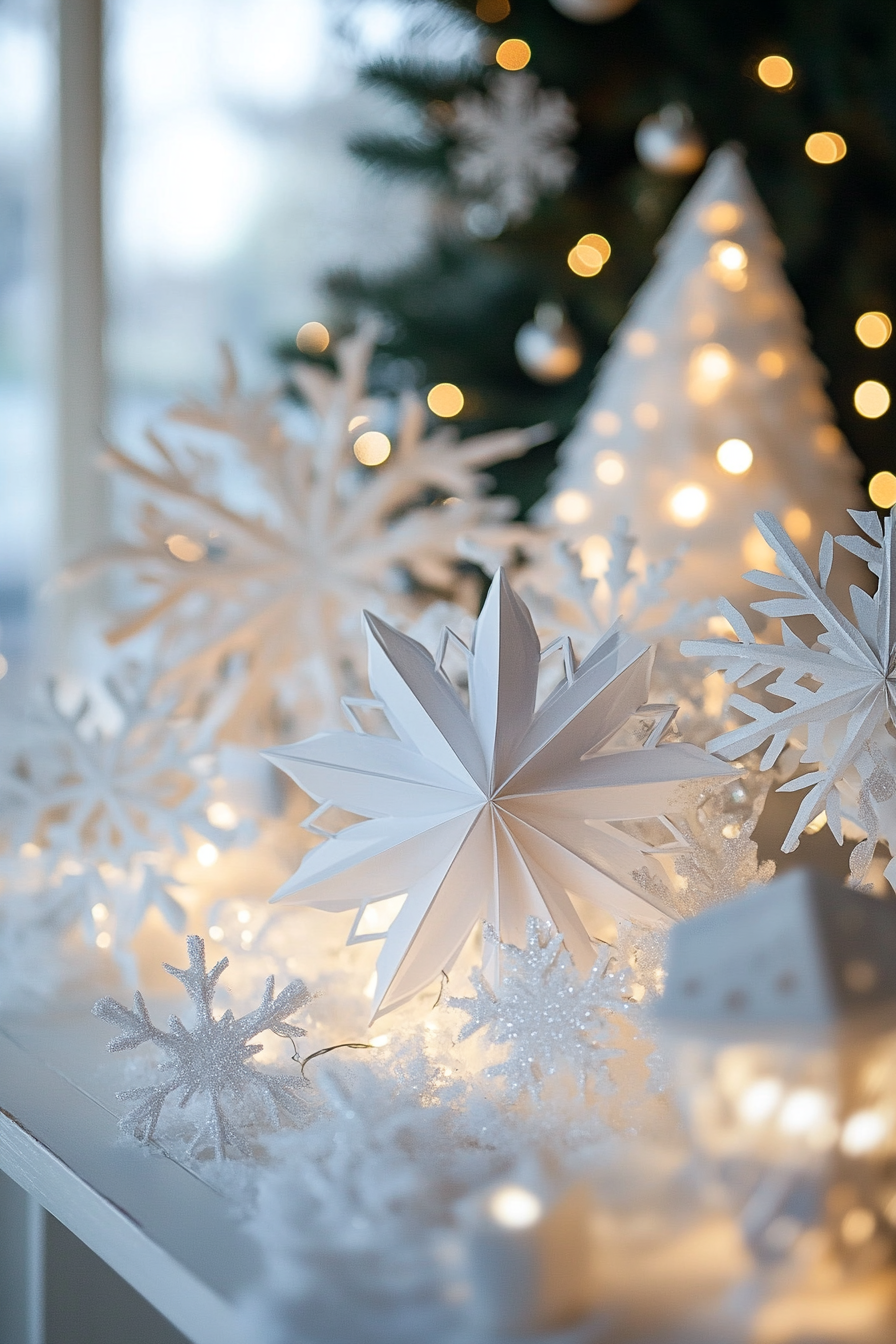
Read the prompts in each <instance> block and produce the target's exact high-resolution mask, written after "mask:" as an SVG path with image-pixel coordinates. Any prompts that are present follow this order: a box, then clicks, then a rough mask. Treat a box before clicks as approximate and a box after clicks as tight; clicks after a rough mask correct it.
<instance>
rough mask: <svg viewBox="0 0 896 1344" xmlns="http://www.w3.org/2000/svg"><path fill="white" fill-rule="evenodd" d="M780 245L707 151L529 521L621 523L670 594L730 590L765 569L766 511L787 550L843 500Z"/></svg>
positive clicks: (738, 169) (731, 161)
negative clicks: (665, 571) (785, 538)
mask: <svg viewBox="0 0 896 1344" xmlns="http://www.w3.org/2000/svg"><path fill="white" fill-rule="evenodd" d="M781 251H782V250H781V244H780V242H779V241H778V238H777V237H776V235H775V233H774V231H773V229H772V225H771V222H770V220H769V218H768V215H767V214H766V212H765V209H764V207H763V205H762V203H761V201H760V200H759V198H758V196H757V195H756V192H755V190H754V188H753V185H752V183H751V182H750V179H749V177H748V175H747V172H746V169H745V168H744V164H743V159H742V156H741V154H740V152H739V151H738V150H737V149H735V148H732V147H725V148H723V149H720V150H717V151H716V153H715V154H713V156H712V158H711V159H710V161H709V164H708V165H707V168H706V170H705V172H704V173H703V175H702V176H701V178H700V180H699V181H698V182H697V184H696V186H695V187H694V189H693V191H692V192H691V193H690V195H689V196H688V197H687V199H686V200H685V202H684V204H683V205H682V207H681V209H680V210H679V212H678V214H677V215H676V217H675V219H674V221H673V223H672V225H671V227H670V229H669V231H668V233H667V234H666V236H665V238H664V239H663V241H662V243H661V244H660V248H659V261H658V264H657V266H656V268H655V269H654V271H653V273H652V274H651V276H650V277H649V279H648V280H647V282H646V284H645V285H644V286H643V288H642V289H641V291H640V292H639V294H638V295H637V296H636V298H635V300H634V302H633V304H632V306H631V309H630V310H629V312H628V314H627V316H626V318H625V319H624V321H623V322H622V323H621V325H620V327H619V328H618V330H617V332H616V334H615V336H614V338H613V343H612V345H611V347H610V350H609V352H608V353H607V355H606V356H605V358H604V360H603V361H602V363H601V366H600V369H599V373H598V376H597V379H596V382H595V384H594V389H593V391H592V394H591V396H590V398H589V399H588V401H587V402H586V404H585V406H584V408H583V410H582V412H581V415H580V417H579V421H578V423H577V425H576V427H575V429H574V430H573V432H572V433H571V435H570V436H569V438H568V439H567V441H566V443H565V444H564V445H563V447H562V449H561V453H560V467H559V469H558V471H557V472H556V473H555V475H554V478H553V481H552V489H551V492H550V493H549V495H548V496H547V497H546V498H545V500H544V501H543V503H542V505H541V519H542V521H550V522H552V523H559V524H560V525H561V526H562V527H564V528H565V529H568V531H569V534H570V536H571V538H572V539H573V540H574V541H575V542H576V543H578V544H579V545H582V543H585V542H587V541H588V539H589V538H592V541H591V542H590V544H588V545H584V546H582V554H583V560H584V561H585V564H586V568H587V566H588V564H589V563H592V564H593V562H594V560H593V558H594V557H597V559H598V561H599V558H600V555H601V553H602V550H604V549H607V548H602V547H601V545H600V544H599V542H598V541H597V538H600V537H609V536H610V534H611V532H612V529H613V524H614V521H615V520H616V518H617V517H618V516H619V515H620V514H622V515H624V516H625V517H627V518H628V519H629V520H630V526H631V530H632V532H633V534H634V535H635V536H637V537H638V538H639V540H640V542H641V546H642V548H643V550H644V552H645V554H646V556H647V558H648V559H655V558H656V557H657V556H665V555H668V554H671V553H673V552H674V551H675V550H676V548H677V547H678V546H680V545H681V544H682V543H684V544H685V545H686V547H687V553H686V555H685V558H684V562H683V564H682V566H681V568H680V570H679V572H678V574H677V575H676V584H675V596H677V597H687V598H689V599H692V600H693V599H696V598H699V597H703V596H706V595H707V594H708V593H709V592H710V591H711V590H714V585H715V586H718V584H719V583H720V582H722V581H724V583H726V584H728V585H731V586H733V587H734V588H739V587H740V585H741V582H742V580H741V574H742V572H743V569H744V568H753V567H756V566H759V567H762V566H763V565H764V564H765V562H766V561H768V560H770V559H772V558H773V557H772V556H771V554H770V552H769V551H768V548H767V547H766V545H765V543H764V542H763V540H762V538H761V536H760V535H759V533H758V532H757V530H756V528H755V526H754V524H753V513H754V512H755V511H756V510H758V509H768V510H772V511H774V512H775V513H776V514H777V515H778V516H779V517H781V518H782V519H783V520H784V524H785V526H786V527H787V529H788V531H789V532H790V534H791V536H792V537H793V538H794V539H795V540H796V541H798V542H799V543H800V545H801V546H803V547H805V545H809V546H810V547H811V546H812V545H813V543H814V545H815V547H817V545H818V543H819V541H820V539H821V536H822V533H823V532H824V530H825V528H831V529H832V530H837V529H836V526H835V525H839V520H840V518H841V517H842V511H843V508H844V506H845V505H848V504H852V505H855V504H856V503H858V495H857V487H856V484H855V482H856V478H857V476H858V466H857V464H856V461H855V459H854V458H853V456H852V454H851V452H850V451H849V448H848V447H847V445H846V442H845V440H844V438H843V436H842V434H841V433H840V431H839V430H838V429H837V428H836V427H835V425H834V424H833V420H832V415H833V410H832V407H831V404H830V402H829V401H828V398H827V396H826V395H825V392H824V387H823V384H824V378H825V374H824V369H823V368H822V366H821V365H820V363H819V362H818V360H817V359H816V358H815V356H814V355H813V354H812V352H811V350H810V348H809V341H808V334H807V332H806V329H805V326H804V324H803V317H802V312H801V309H800V306H799V302H798V300H797V298H796V296H795V294H794V293H793V291H792V290H791V288H790V286H789V284H788V282H787V279H786V277H785V275H784V271H783V269H782V265H781Z"/></svg>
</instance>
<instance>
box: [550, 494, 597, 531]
mask: <svg viewBox="0 0 896 1344" xmlns="http://www.w3.org/2000/svg"><path fill="white" fill-rule="evenodd" d="M554 514H555V516H556V517H557V518H558V519H559V520H560V522H561V523H584V521H585V519H586V518H588V517H590V515H591V500H590V499H589V498H588V496H587V495H586V494H585V493H584V492H583V491H582V490H561V491H560V493H559V495H558V496H557V498H556V499H555V500H554Z"/></svg>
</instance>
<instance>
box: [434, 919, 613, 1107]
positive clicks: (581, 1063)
mask: <svg viewBox="0 0 896 1344" xmlns="http://www.w3.org/2000/svg"><path fill="white" fill-rule="evenodd" d="M484 937H485V940H486V941H487V942H489V943H492V944H493V945H495V944H497V943H498V935H497V934H496V933H495V930H494V929H493V928H492V927H491V926H490V925H486V927H485V933H484ZM610 952H611V949H610V948H605V949H604V952H603V955H601V956H599V957H598V959H597V961H596V962H595V964H594V966H593V967H592V969H591V973H590V974H589V975H588V977H587V979H584V980H583V979H582V978H581V976H579V975H578V973H577V972H576V969H575V967H574V966H573V964H572V959H571V957H570V955H569V953H568V952H567V950H566V948H565V947H564V945H563V935H562V934H559V933H557V932H556V931H555V930H554V929H553V928H552V927H551V925H550V924H548V923H546V922H545V921H544V920H540V919H535V918H534V917H531V918H529V919H528V920H527V921H526V946H525V947H514V946H513V945H512V944H507V943H503V944H501V959H502V963H503V966H504V974H503V978H502V981H501V986H500V988H499V989H498V990H494V989H492V987H491V986H490V985H489V984H488V982H487V980H486V979H485V976H484V975H483V973H482V971H481V970H479V969H476V970H474V971H473V973H472V975H471V977H470V979H471V982H472V984H473V988H474V989H475V991H476V997H475V998H474V999H449V1000H448V1007H449V1008H457V1009H460V1011H461V1012H464V1013H466V1014H467V1015H468V1017H469V1019H470V1020H469V1021H468V1022H467V1023H466V1024H465V1026H463V1027H462V1028H461V1030H460V1033H459V1035H458V1040H459V1041H465V1040H466V1039H467V1038H468V1037H469V1036H472V1035H473V1034H474V1033H475V1032H477V1031H482V1032H483V1034H484V1037H485V1039H486V1040H487V1041H488V1043H489V1044H490V1045H507V1046H509V1049H508V1051H507V1054H506V1056H505V1058H504V1059H503V1060H501V1062H500V1063H498V1064H491V1065H489V1066H488V1067H487V1068H486V1069H485V1070H484V1072H485V1076H486V1077H487V1078H503V1079H504V1080H505V1084H506V1088H507V1096H508V1098H509V1099H510V1100H511V1101H515V1100H516V1099H517V1098H518V1097H519V1096H520V1095H521V1094H523V1093H527V1094H530V1095H533V1096H537V1095H538V1094H539V1093H540V1092H541V1090H542V1088H543V1086H544V1083H545V1080H546V1079H547V1078H549V1077H553V1076H554V1075H556V1074H558V1073H563V1072H566V1071H569V1072H571V1073H572V1075H573V1076H574V1078H575V1080H576V1084H577V1087H578V1089H579V1092H580V1094H582V1095H583V1096H584V1094H585V1092H586V1090H587V1088H588V1084H589V1082H590V1081H594V1080H596V1079H597V1077H598V1075H599V1074H600V1073H601V1071H602V1070H603V1068H604V1065H605V1062H606V1060H607V1059H608V1058H610V1057H611V1056H612V1055H614V1054H615V1053H616V1051H614V1050H612V1049H609V1048H608V1046H607V1039H608V1037H609V1034H610V1030H609V1028H608V1026H607V1023H606V1020H605V1018H604V1015H603V1012H604V1008H605V1007H606V1003H605V998H606V995H605V994H604V992H603V986H602V981H603V977H604V974H605V972H606V970H607V962H608V958H609V955H610Z"/></svg>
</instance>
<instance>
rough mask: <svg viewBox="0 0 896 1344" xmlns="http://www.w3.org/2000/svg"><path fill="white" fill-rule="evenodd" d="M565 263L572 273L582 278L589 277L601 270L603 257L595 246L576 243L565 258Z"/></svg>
mask: <svg viewBox="0 0 896 1344" xmlns="http://www.w3.org/2000/svg"><path fill="white" fill-rule="evenodd" d="M566 264H567V266H568V267H569V269H570V270H571V271H572V273H573V275H581V276H582V277H583V278H585V279H589V278H590V277H591V276H592V275H597V274H598V273H599V272H600V271H602V270H603V265H604V259H603V257H602V256H601V254H600V253H599V252H598V250H597V248H596V247H589V246H588V245H587V244H584V243H576V245H575V247H574V248H573V249H572V251H571V252H570V253H569V256H568V257H567V258H566Z"/></svg>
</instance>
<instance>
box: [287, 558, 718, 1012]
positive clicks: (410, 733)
mask: <svg viewBox="0 0 896 1344" xmlns="http://www.w3.org/2000/svg"><path fill="white" fill-rule="evenodd" d="M366 620H367V632H368V648H369V676H370V685H371V689H372V691H373V693H374V696H376V697H377V699H376V700H375V701H373V702H369V704H368V709H369V710H371V711H372V710H378V711H380V712H381V713H382V714H383V715H384V716H385V719H386V721H387V722H388V725H389V727H390V729H391V731H392V733H393V734H394V736H393V737H391V738H390V737H384V736H378V735H374V734H372V733H369V732H366V731H364V728H363V725H362V722H361V720H360V719H359V718H358V715H359V714H360V713H361V712H362V706H360V705H359V704H358V703H354V704H351V703H348V704H347V709H348V710H349V712H350V716H351V717H352V718H353V721H354V726H355V728H356V729H357V730H358V731H356V732H351V733H321V734H318V735H317V736H316V737H312V738H309V739H308V740H306V741H304V742H298V743H295V744H294V745H293V746H288V747H281V748H278V749H276V750H274V751H271V752H268V753H266V754H267V755H268V757H269V759H270V760H272V761H273V762H274V764H275V765H278V766H279V767H280V768H281V769H282V770H285V771H286V772H287V773H288V774H289V775H291V776H292V778H293V779H294V780H295V781H296V782H297V783H298V784H299V785H300V786H301V787H302V788H303V789H304V790H305V791H306V792H307V793H308V794H310V795H311V797H312V798H314V799H316V800H317V801H319V802H320V804H321V806H320V807H319V808H318V809H317V811H316V812H315V813H314V814H313V818H312V820H311V824H312V826H314V827H316V828H317V831H318V834H327V829H326V820H327V813H328V812H329V811H330V810H331V809H332V808H339V809H342V810H343V811H344V812H349V813H352V814H355V815H356V816H361V817H366V818H368V820H365V821H361V822H357V823H355V824H353V825H349V826H348V827H346V828H344V829H343V830H341V831H340V832H339V833H337V834H332V833H331V834H330V836H329V838H328V839H327V840H326V843H324V844H322V845H320V846H319V847H318V848H317V849H314V850H312V851H311V852H310V853H309V854H307V855H306V856H305V859H304V861H303V863H302V865H301V867H300V868H299V870H298V872H297V873H296V875H295V876H294V877H293V878H292V879H290V881H288V882H287V883H286V884H285V885H284V886H283V887H282V888H281V889H280V891H279V892H278V893H277V895H276V897H275V898H274V899H275V900H276V899H279V900H284V899H286V900H290V901H294V902H297V903H299V904H306V905H312V906H317V907H319V908H322V909H329V910H348V909H352V908H355V907H360V913H359V916H358V920H356V922H355V928H354V930H353V936H354V935H355V934H356V933H357V932H358V931H359V930H360V929H361V927H362V925H363V921H364V918H365V915H366V912H367V907H368V906H369V905H370V904H371V903H373V902H378V901H381V900H385V899H388V898H398V897H401V898H402V900H401V901H400V902H396V903H398V904H401V909H400V910H399V911H398V912H397V913H396V914H395V917H394V918H393V919H392V922H391V924H389V927H388V932H387V933H386V935H385V944H384V947H383V950H382V952H381V953H380V957H379V960H378V963H377V990H376V993H375V996H374V1014H375V1015H376V1014H379V1013H383V1012H386V1011H388V1010H389V1009H391V1008H395V1007H397V1006H398V1005H399V1004H401V1003H404V1002H406V1001H407V1000H408V999H410V998H412V997H413V996H414V995H415V994H416V993H418V992H419V991H420V990H421V989H423V988H424V987H425V986H427V985H428V984H430V983H431V982H432V981H433V980H434V979H435V978H436V977H438V975H439V974H440V972H441V971H443V970H448V969H449V968H450V966H451V965H452V964H453V962H454V959H455V958H456V956H457V955H458V953H459V952H460V950H461V948H462V947H463V945H464V943H465V942H466V939H467V936H468V935H469V933H470V931H471V929H472V928H473V927H474V925H475V924H476V922H477V920H479V919H482V918H485V919H486V920H487V922H488V923H490V924H491V925H492V926H493V927H494V928H495V930H496V931H497V934H498V937H499V938H500V940H501V942H504V943H516V944H517V945H520V944H522V943H523V942H524V940H525V937H526V920H527V919H528V917H529V916H530V915H535V916H536V917H537V918H539V919H544V920H547V921H549V922H550V923H552V924H553V925H554V926H555V927H556V928H557V929H559V930H560V931H561V932H562V934H563V937H564V940H565V942H566V946H567V949H568V950H569V952H570V954H571V956H572V958H573V960H574V961H575V962H576V964H577V965H578V966H579V968H580V970H582V971H587V970H588V969H589V968H590V967H591V966H592V964H593V962H594V951H593V948H592V944H591V940H590V938H589V937H588V934H587V932H586V930H585V928H584V926H583V924H582V922H581V920H580V918H579V916H578V914H577V913H576V911H575V908H574V906H573V903H572V901H571V899H570V895H569V893H570V892H572V893H575V894H576V895H578V896H579V897H582V898H584V899H586V900H590V901H592V902H595V903H596V904H597V905H599V906H601V907H604V908H606V909H609V910H612V911H614V912H616V913H619V914H622V915H626V916H630V917H634V918H636V919H638V920H640V921H641V922H643V923H645V924H666V923H668V922H669V921H670V919H673V918H674V914H673V912H672V911H670V910H669V909H668V908H667V907H666V906H664V905H663V903H662V902H660V901H657V900H656V899H654V898H653V897H652V896H651V895H650V894H649V893H645V891H644V889H643V888H642V887H641V886H640V885H639V883H638V881H637V879H636V878H635V876H634V873H635V870H636V869H639V868H641V867H642V866H644V865H646V866H647V867H648V868H649V869H650V870H651V871H656V872H657V874H658V875H659V873H660V872H662V869H661V866H660V861H659V859H660V856H664V855H668V854H671V853H675V852H677V850H678V849H679V848H680V847H681V845H682V844H684V841H683V838H682V837H681V835H680V832H679V831H678V830H677V829H676V827H675V825H674V823H673V822H672V821H671V820H670V818H669V817H668V816H667V813H668V812H670V811H671V812H674V811H675V810H676V809H677V808H681V807H682V806H683V805H684V795H686V794H687V793H688V785H693V782H694V781H697V780H702V779H706V778H711V777H714V776H723V775H727V774H730V773H733V772H732V770H731V767H729V766H726V765H723V764H722V763H721V762H720V761H718V760H717V759H715V758H713V757H711V756H708V755H707V753H706V752H704V751H702V750H701V749H700V748H698V747H693V746H689V745H684V744H681V743H665V742H663V741H662V738H663V735H664V732H665V730H666V728H667V727H668V725H669V723H670V721H671V719H672V717H673V716H674V713H675V708H674V706H669V705H662V706H657V705H653V706H647V705H645V703H644V702H645V699H646V696H647V690H648V685H649V679H650V668H651V662H652V653H651V650H650V649H649V647H648V646H647V645H645V644H643V643H642V642H641V641H640V640H638V639H636V638H635V637H633V636H630V635H626V634H624V633H623V632H621V631H619V630H618V629H616V628H614V629H612V630H610V631H609V632H608V634H607V635H606V636H605V637H604V638H603V639H601V640H599V641H598V643H597V644H596V645H595V646H594V648H593V649H592V650H591V652H590V653H589V655H588V657H587V658H586V659H584V661H583V662H582V663H581V664H579V665H577V664H576V659H575V656H574V654H573V651H572V648H571V646H570V643H569V641H568V639H567V640H560V641H558V642H557V644H556V645H555V646H553V648H552V647H551V646H549V648H548V649H546V650H545V653H544V655H543V654H542V651H541V648H540V644H539V640H538V636H537V634H536V631H535V627H534V626H533V624H532V618H531V616H530V615H529V611H528V608H527V607H526V606H525V604H524V603H523V602H522V600H521V599H520V598H519V597H518V596H517V595H516V594H515V593H514V592H513V590H512V588H511V587H510V584H509V583H508V581H507V578H506V576H505V575H504V573H503V571H500V570H499V572H498V573H497V574H496V576H495V578H494V580H493V581H492V584H491V588H490V590H489V593H488V597H487V598H486V602H485V605H484V607H483V609H482V613H481V615H480V617H479V619H478V621H477V623H476V626H475V630H474V635H473V643H472V648H471V649H467V648H466V646H465V645H461V644H460V641H459V640H458V639H457V637H456V636H454V635H452V633H451V632H450V631H446V632H445V633H444V635H443V639H442V641H441V648H440V650H439V654H438V656H437V657H436V658H435V659H433V658H432V657H431V655H430V654H429V653H427V651H426V650H425V649H424V648H423V647H422V646H421V645H420V644H418V643H417V642H416V641H415V640H413V639H409V638H408V637H407V636H406V635H402V634H401V633H400V632H399V631H397V630H394V629H392V628H391V627H390V626H388V625H386V624H385V623H384V622H383V621H380V620H378V619H377V618H376V617H375V616H372V615H371V614H370V613H367V615H366ZM451 647H454V648H455V649H456V650H459V651H460V652H461V653H462V654H463V656H464V658H465V661H466V665H467V676H466V678H465V682H466V685H467V686H468V687H469V706H467V705H466V704H465V703H464V700H463V699H462V698H461V694H460V693H459V691H458V690H457V689H456V688H455V687H454V686H453V684H452V683H451V681H450V680H449V678H448V677H447V675H446V674H445V672H444V671H443V662H444V659H445V655H446V653H447V652H448V650H449V648H451ZM549 655H555V656H556V657H557V659H558V661H559V662H560V663H561V671H560V676H559V683H558V684H557V685H556V687H555V688H554V689H553V691H552V692H551V693H550V694H549V695H548V696H547V698H546V699H545V700H544V702H543V703H542V704H541V705H540V706H539V705H537V700H538V695H539V675H540V673H541V672H542V671H543V670H545V669H543V668H542V663H543V660H544V659H545V657H547V656H549ZM548 666H549V665H548ZM380 927H382V925H380ZM362 936H364V937H369V936H370V935H369V934H363V935H362ZM486 964H487V970H488V974H489V977H490V978H491V979H495V978H496V977H497V976H498V974H499V971H500V966H499V963H498V959H497V958H495V957H492V958H490V959H489V960H488V961H487V963H486Z"/></svg>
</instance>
